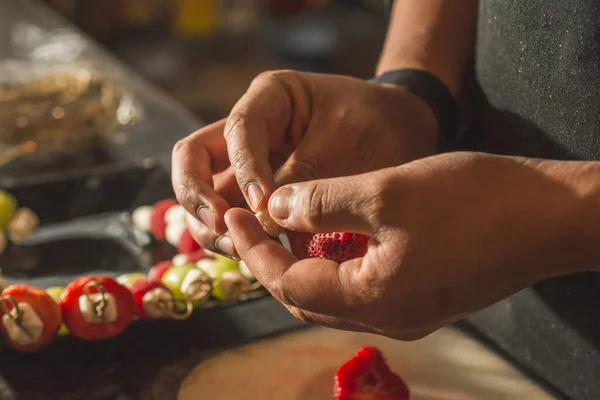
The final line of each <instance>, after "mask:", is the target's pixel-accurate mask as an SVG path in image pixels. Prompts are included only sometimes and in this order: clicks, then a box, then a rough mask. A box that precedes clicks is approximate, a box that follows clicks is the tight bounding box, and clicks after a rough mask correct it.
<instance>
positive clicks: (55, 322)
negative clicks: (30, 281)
mask: <svg viewBox="0 0 600 400" xmlns="http://www.w3.org/2000/svg"><path fill="white" fill-rule="evenodd" d="M0 302H1V304H0V318H1V320H2V323H1V324H0V330H2V333H3V334H4V336H5V337H6V338H7V339H8V340H9V341H10V343H11V344H12V346H13V347H14V348H15V349H17V350H19V351H23V352H32V351H35V350H39V349H41V348H43V347H45V346H46V345H47V344H48V343H50V342H51V341H52V340H53V339H54V338H55V337H56V335H57V333H58V330H59V329H60V326H61V324H62V313H61V310H60V307H59V305H58V304H57V303H56V302H55V301H54V300H53V299H52V297H50V295H48V293H46V291H45V290H42V289H39V288H36V287H31V286H26V285H11V286H9V287H7V288H6V289H4V291H3V292H2V298H1V299H0Z"/></svg>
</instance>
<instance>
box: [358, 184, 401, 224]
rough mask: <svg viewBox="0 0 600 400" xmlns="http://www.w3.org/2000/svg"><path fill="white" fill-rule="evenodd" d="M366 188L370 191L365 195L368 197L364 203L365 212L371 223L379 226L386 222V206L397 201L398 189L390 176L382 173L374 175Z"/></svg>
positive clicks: (387, 208)
mask: <svg viewBox="0 0 600 400" xmlns="http://www.w3.org/2000/svg"><path fill="white" fill-rule="evenodd" d="M367 190H369V191H370V192H371V193H370V196H366V197H365V198H369V199H370V200H369V201H368V202H367V203H366V204H364V207H365V209H366V210H367V212H366V213H365V214H366V215H369V216H371V223H372V224H373V225H374V226H375V227H380V226H381V225H383V224H384V223H386V219H387V212H389V209H390V208H389V207H388V206H389V205H391V204H395V203H396V202H397V201H398V189H397V187H396V185H395V184H394V182H392V178H391V177H389V176H386V175H383V176H376V177H375V178H374V179H373V181H372V184H371V186H370V187H369V188H367ZM388 222H389V221H388Z"/></svg>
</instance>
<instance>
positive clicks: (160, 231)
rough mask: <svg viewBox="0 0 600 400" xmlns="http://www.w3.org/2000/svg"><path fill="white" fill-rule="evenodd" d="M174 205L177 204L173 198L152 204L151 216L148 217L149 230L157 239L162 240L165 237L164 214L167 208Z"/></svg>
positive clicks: (165, 224) (165, 223)
mask: <svg viewBox="0 0 600 400" xmlns="http://www.w3.org/2000/svg"><path fill="white" fill-rule="evenodd" d="M175 205H177V200H175V199H166V200H161V201H159V202H157V203H156V204H154V207H153V209H152V216H151V217H150V232H151V233H152V236H154V238H156V239H157V240H163V241H164V240H165V239H166V231H167V222H166V221H165V214H166V213H167V211H168V210H169V208H171V207H173V206H175Z"/></svg>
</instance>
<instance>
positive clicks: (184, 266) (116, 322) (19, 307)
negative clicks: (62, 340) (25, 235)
mask: <svg viewBox="0 0 600 400" xmlns="http://www.w3.org/2000/svg"><path fill="white" fill-rule="evenodd" d="M194 259H197V261H196V262H193V260H194ZM179 260H180V261H181V260H183V258H181V257H180V258H179ZM257 288H259V285H257V284H256V282H254V281H253V278H252V277H251V276H250V275H248V274H247V272H245V268H243V267H242V268H240V262H238V261H234V260H230V259H228V258H225V257H221V256H219V255H212V256H209V255H206V254H205V255H204V256H203V257H202V258H199V256H198V255H194V257H191V258H190V256H188V258H187V260H186V262H184V263H180V264H174V263H173V262H172V261H170V260H168V261H164V262H162V263H160V264H158V265H156V266H155V267H153V268H152V269H151V270H150V272H149V274H148V275H144V274H141V273H130V274H124V275H120V276H118V277H116V278H112V277H110V276H107V275H93V276H83V277H79V278H76V279H74V280H73V281H71V282H70V283H69V284H68V285H67V286H66V287H64V288H62V287H51V288H48V289H46V290H44V289H41V288H37V287H33V286H29V285H22V284H15V285H10V286H8V287H6V288H5V289H4V290H3V291H2V295H1V296H0V318H1V321H2V324H1V325H0V330H1V331H2V333H3V336H4V338H5V339H6V340H7V341H8V342H9V343H10V344H11V345H12V346H13V347H14V348H15V349H17V350H19V351H23V352H32V351H36V350H39V349H41V348H43V347H45V346H47V345H48V344H49V343H50V342H52V340H53V339H54V338H55V337H56V336H58V335H72V336H75V337H77V338H79V339H83V340H103V339H109V338H112V337H114V336H117V335H119V334H120V333H121V332H123V331H124V330H125V329H126V328H127V327H128V326H129V324H130V323H132V322H133V321H135V320H138V319H179V320H181V319H186V318H188V317H189V316H190V315H191V314H192V312H193V311H194V310H195V309H198V308H201V307H211V306H214V305H218V304H225V303H233V302H237V301H243V300H246V299H248V298H251V297H252V296H253V295H261V293H259V292H256V291H255V290H256V289H257Z"/></svg>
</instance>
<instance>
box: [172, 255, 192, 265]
mask: <svg viewBox="0 0 600 400" xmlns="http://www.w3.org/2000/svg"><path fill="white" fill-rule="evenodd" d="M171 262H172V263H173V265H185V264H187V263H188V256H187V254H177V255H176V256H175V257H173V259H172V260H171Z"/></svg>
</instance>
